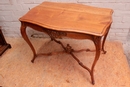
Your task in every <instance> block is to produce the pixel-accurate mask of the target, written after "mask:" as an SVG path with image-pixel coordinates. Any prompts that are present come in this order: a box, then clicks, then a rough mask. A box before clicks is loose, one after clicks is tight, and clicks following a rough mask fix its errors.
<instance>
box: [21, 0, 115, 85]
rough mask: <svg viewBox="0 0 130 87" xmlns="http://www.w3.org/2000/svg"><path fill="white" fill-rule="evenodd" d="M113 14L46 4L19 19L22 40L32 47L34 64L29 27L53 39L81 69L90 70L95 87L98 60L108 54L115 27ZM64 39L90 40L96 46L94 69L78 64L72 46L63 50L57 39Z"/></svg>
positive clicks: (64, 47) (69, 5) (106, 9)
mask: <svg viewBox="0 0 130 87" xmlns="http://www.w3.org/2000/svg"><path fill="white" fill-rule="evenodd" d="M112 13H113V10H112V9H108V8H97V7H92V6H87V5H82V4H75V3H56V2H43V3H41V4H40V5H38V6H36V7H34V8H32V9H31V10H30V11H29V12H28V13H27V14H25V15H24V16H23V17H21V18H20V19H19V20H20V21H21V34H22V37H23V38H24V39H25V41H26V42H27V43H28V45H29V46H30V47H31V50H32V52H33V55H34V57H33V59H32V62H34V60H35V58H36V56H37V54H36V51H35V49H34V47H33V45H32V43H31V42H30V40H29V39H28V36H27V34H26V27H31V28H33V29H34V30H37V31H41V32H45V33H46V34H48V35H49V36H50V38H51V40H53V41H55V42H57V43H59V44H60V45H61V46H62V47H63V49H64V50H65V52H67V53H69V54H70V55H72V57H73V58H74V59H75V60H76V61H77V62H78V63H79V65H80V66H82V67H83V68H85V69H86V70H88V72H89V73H90V76H91V80H92V84H94V83H95V81H94V67H95V65H96V62H97V61H98V59H99V56H100V52H101V51H103V53H104V54H105V53H106V51H105V50H104V43H105V40H106V37H107V34H108V32H109V29H110V26H111V23H112ZM62 37H69V38H74V39H89V40H91V41H93V42H94V45H95V48H96V54H95V59H94V61H93V64H92V66H91V69H89V68H88V67H86V66H85V65H84V64H83V63H82V62H81V61H79V59H78V58H77V57H76V56H75V55H74V54H73V52H74V51H75V50H74V49H72V47H71V46H70V45H69V44H67V46H64V45H63V44H62V43H61V42H60V41H58V40H56V38H62Z"/></svg>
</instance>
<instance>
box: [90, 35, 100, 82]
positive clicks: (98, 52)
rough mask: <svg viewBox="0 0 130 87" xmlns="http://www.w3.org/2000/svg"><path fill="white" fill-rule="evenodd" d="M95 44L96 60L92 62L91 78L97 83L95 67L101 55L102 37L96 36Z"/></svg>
mask: <svg viewBox="0 0 130 87" xmlns="http://www.w3.org/2000/svg"><path fill="white" fill-rule="evenodd" d="M94 44H95V47H96V54H95V59H94V62H93V64H92V67H91V72H90V75H91V80H92V84H95V81H94V67H95V65H96V63H97V61H98V59H99V56H100V49H101V37H95V38H94Z"/></svg>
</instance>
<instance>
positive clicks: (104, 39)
mask: <svg viewBox="0 0 130 87" xmlns="http://www.w3.org/2000/svg"><path fill="white" fill-rule="evenodd" d="M107 35H108V33H106V35H105V36H104V38H103V42H102V51H103V53H104V54H106V52H107V51H105V50H104V44H105V41H106V38H107Z"/></svg>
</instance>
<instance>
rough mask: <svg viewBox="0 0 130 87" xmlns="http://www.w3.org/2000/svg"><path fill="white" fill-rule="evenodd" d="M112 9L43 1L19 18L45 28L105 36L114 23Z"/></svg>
mask: <svg viewBox="0 0 130 87" xmlns="http://www.w3.org/2000/svg"><path fill="white" fill-rule="evenodd" d="M112 13H113V10H112V9H108V8H98V7H93V6H88V5H83V4H76V3H60V2H43V3H42V4H40V5H38V6H36V7H34V8H32V9H31V10H30V11H29V12H27V14H25V15H24V16H23V17H21V18H20V19H19V20H20V21H22V22H29V23H33V24H36V25H39V26H42V27H45V28H49V29H52V30H58V31H66V32H78V33H85V34H92V35H97V36H103V35H104V34H105V32H106V30H107V28H108V27H109V26H110V25H111V23H112Z"/></svg>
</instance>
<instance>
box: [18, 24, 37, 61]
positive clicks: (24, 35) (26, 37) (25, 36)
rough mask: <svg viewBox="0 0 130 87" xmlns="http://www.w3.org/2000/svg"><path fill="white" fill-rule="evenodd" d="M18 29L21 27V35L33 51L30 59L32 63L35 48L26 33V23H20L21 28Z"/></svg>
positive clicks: (34, 56)
mask: <svg viewBox="0 0 130 87" xmlns="http://www.w3.org/2000/svg"><path fill="white" fill-rule="evenodd" d="M20 29H21V34H22V37H23V38H24V40H25V41H26V42H27V43H28V45H29V46H30V48H31V50H32V51H33V59H32V60H31V62H32V63H33V62H34V60H35V58H36V52H35V49H34V47H33V45H32V43H31V42H30V40H29V39H28V36H27V34H26V25H25V24H24V23H23V22H22V23H21V28H20Z"/></svg>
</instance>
